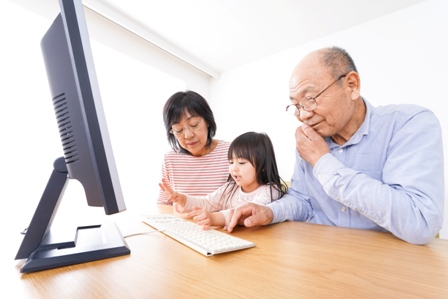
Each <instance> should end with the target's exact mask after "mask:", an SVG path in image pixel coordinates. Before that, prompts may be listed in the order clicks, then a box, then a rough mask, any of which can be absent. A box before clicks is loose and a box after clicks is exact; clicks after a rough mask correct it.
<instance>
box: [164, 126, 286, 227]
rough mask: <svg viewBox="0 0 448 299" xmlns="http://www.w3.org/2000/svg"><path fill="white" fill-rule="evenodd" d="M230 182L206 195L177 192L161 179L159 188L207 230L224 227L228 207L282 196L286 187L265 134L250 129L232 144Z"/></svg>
mask: <svg viewBox="0 0 448 299" xmlns="http://www.w3.org/2000/svg"><path fill="white" fill-rule="evenodd" d="M228 158H229V177H228V179H227V183H225V184H224V185H223V186H221V187H220V188H219V189H218V190H216V191H214V192H212V193H210V194H208V195H206V196H189V195H185V194H182V193H178V192H176V191H175V190H173V189H171V187H170V186H169V185H168V184H167V182H166V181H164V180H162V182H161V183H159V186H160V188H161V189H162V190H163V191H164V192H165V195H166V197H167V198H168V202H167V203H171V202H172V203H173V206H174V209H175V211H176V212H179V213H187V212H189V213H188V214H187V217H188V218H191V217H193V219H194V221H196V222H197V223H198V224H200V225H202V226H203V228H204V229H208V228H210V226H225V224H226V218H227V216H228V213H229V209H231V208H235V207H237V206H240V205H242V204H244V203H246V202H254V203H258V204H263V205H264V204H267V203H270V202H272V201H274V200H276V199H278V198H280V197H282V196H283V195H284V194H285V192H286V190H287V188H288V187H287V186H286V184H285V183H284V181H283V180H282V179H281V177H280V175H279V174H278V169H277V162H276V160H275V153H274V147H273V145H272V142H271V139H270V138H269V136H268V135H266V134H264V133H255V132H247V133H245V134H242V135H240V136H238V137H237V138H235V140H234V141H233V142H232V143H231V144H230V147H229V152H228Z"/></svg>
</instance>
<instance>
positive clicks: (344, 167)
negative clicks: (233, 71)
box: [226, 47, 444, 244]
mask: <svg viewBox="0 0 448 299" xmlns="http://www.w3.org/2000/svg"><path fill="white" fill-rule="evenodd" d="M360 87H361V84H360V76H359V74H358V72H357V70H356V66H355V64H354V62H353V60H352V58H351V57H350V55H349V54H348V53H347V52H346V51H345V50H343V49H341V48H337V47H333V48H324V49H320V50H317V51H314V52H311V53H310V54H308V55H307V56H306V57H305V58H304V59H303V60H302V61H301V62H300V63H299V64H298V65H297V66H296V67H295V69H294V70H293V72H292V75H291V79H290V83H289V89H290V99H291V102H292V104H290V105H288V106H287V108H286V110H287V111H288V112H290V113H291V114H292V115H295V116H296V117H297V119H298V120H299V121H301V122H302V125H301V126H299V127H298V128H297V130H296V134H295V137H296V148H297V151H296V162H295V168H294V174H293V177H292V180H291V188H290V189H289V190H288V192H287V194H286V195H285V196H284V197H282V198H281V199H279V200H277V201H275V202H273V203H271V204H269V205H267V206H261V205H255V204H247V205H244V206H241V207H239V208H236V209H235V210H233V211H232V217H229V219H230V221H229V222H228V223H227V224H226V228H227V230H228V231H232V230H233V228H234V227H235V226H236V225H237V224H243V225H245V226H248V227H251V226H260V225H267V224H270V223H277V222H282V221H286V220H291V221H306V222H309V223H317V224H325V225H334V226H341V227H349V228H357V229H370V230H378V231H390V232H391V233H392V234H394V235H395V236H397V237H398V238H401V239H403V240H405V241H407V242H409V243H413V244H425V243H427V242H429V241H430V240H431V239H432V238H434V236H435V235H436V234H437V232H438V231H439V230H440V228H441V227H442V222H443V197H444V177H443V176H444V170H443V148H442V133H441V127H440V124H439V121H438V120H437V118H436V117H435V115H434V114H433V113H432V112H431V111H429V110H428V109H426V108H423V107H419V106H416V105H388V106H380V107H374V106H372V105H371V104H370V103H369V102H367V100H366V99H364V98H362V97H361V92H360Z"/></svg>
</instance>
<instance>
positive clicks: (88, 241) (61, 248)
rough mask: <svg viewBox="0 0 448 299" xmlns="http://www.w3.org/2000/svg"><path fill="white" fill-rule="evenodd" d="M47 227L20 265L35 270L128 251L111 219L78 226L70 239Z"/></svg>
mask: <svg viewBox="0 0 448 299" xmlns="http://www.w3.org/2000/svg"><path fill="white" fill-rule="evenodd" d="M57 239H60V238H59V236H57V234H52V232H51V231H50V232H49V233H48V234H47V235H46V237H45V238H44V240H43V241H42V243H41V245H40V246H39V248H38V249H37V250H36V251H34V252H33V253H31V255H30V256H29V257H28V259H27V260H26V262H25V264H24V265H23V266H22V268H21V269H20V272H22V273H28V272H35V271H40V270H46V269H52V268H56V267H62V266H68V265H73V264H79V263H84V262H90V261H95V260H101V259H105V258H111V257H116V256H121V255H127V254H130V253H131V251H130V250H129V248H128V246H127V244H126V241H125V240H124V238H123V237H122V235H121V232H120V231H119V229H118V228H117V226H116V225H115V223H113V222H105V223H103V224H102V225H92V226H80V227H78V228H77V229H76V231H74V232H73V238H72V239H71V240H60V241H58V240H57Z"/></svg>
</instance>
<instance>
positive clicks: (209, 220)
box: [186, 207, 226, 230]
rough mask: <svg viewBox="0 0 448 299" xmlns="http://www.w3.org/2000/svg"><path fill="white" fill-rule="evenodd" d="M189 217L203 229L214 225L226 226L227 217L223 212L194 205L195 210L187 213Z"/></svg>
mask: <svg viewBox="0 0 448 299" xmlns="http://www.w3.org/2000/svg"><path fill="white" fill-rule="evenodd" d="M186 217H187V218H192V219H193V221H195V222H196V223H197V224H198V225H201V226H202V229H204V230H207V229H209V228H210V227H212V226H221V227H222V226H224V225H225V224H226V219H225V217H224V214H223V213H221V212H209V211H207V210H204V209H201V208H198V207H193V211H191V212H190V213H188V214H187V215H186Z"/></svg>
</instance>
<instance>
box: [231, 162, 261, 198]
mask: <svg viewBox="0 0 448 299" xmlns="http://www.w3.org/2000/svg"><path fill="white" fill-rule="evenodd" d="M229 173H230V175H231V176H232V177H233V179H234V180H235V182H236V184H237V185H238V186H240V187H241V189H242V190H243V191H244V192H252V191H254V190H256V189H257V188H258V187H260V184H259V183H258V182H257V176H256V172H255V167H254V166H253V165H252V164H251V163H250V162H249V160H246V159H244V158H237V157H235V156H234V155H233V156H232V159H231V160H229Z"/></svg>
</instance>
